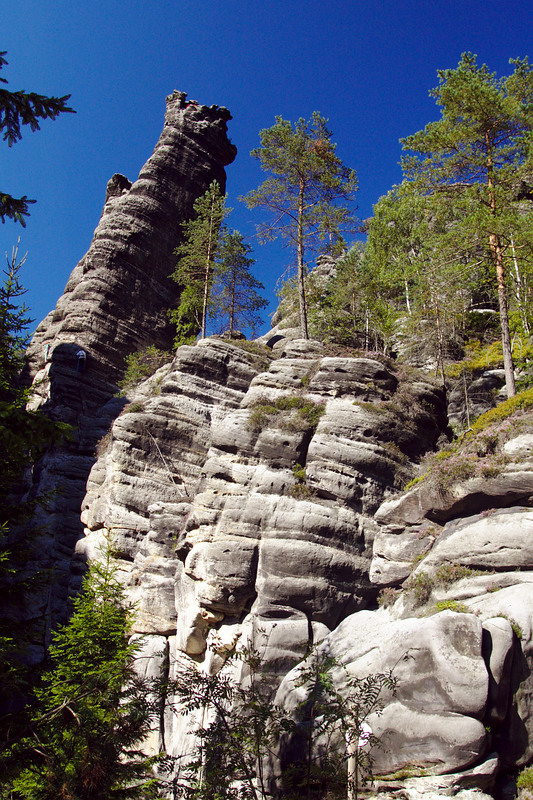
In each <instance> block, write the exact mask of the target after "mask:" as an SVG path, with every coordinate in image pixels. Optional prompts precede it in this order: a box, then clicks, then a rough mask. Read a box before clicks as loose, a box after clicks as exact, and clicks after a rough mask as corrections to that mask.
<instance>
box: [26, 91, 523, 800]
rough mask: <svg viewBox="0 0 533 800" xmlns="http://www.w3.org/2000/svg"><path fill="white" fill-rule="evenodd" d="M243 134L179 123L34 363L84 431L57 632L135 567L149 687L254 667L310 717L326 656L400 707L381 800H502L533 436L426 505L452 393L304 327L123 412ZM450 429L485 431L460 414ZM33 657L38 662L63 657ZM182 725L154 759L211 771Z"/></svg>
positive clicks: (113, 185)
mask: <svg viewBox="0 0 533 800" xmlns="http://www.w3.org/2000/svg"><path fill="white" fill-rule="evenodd" d="M228 118H229V114H228V112H227V111H226V110H225V109H217V108H216V107H212V108H206V107H205V106H198V105H196V104H190V103H187V102H186V98H185V95H183V94H180V93H174V95H172V96H171V97H170V98H169V99H168V109H167V116H166V121H165V128H164V130H163V133H162V136H161V139H160V141H159V143H158V145H157V146H156V149H155V151H154V155H153V156H152V158H151V159H150V160H149V161H148V162H147V164H146V166H145V167H144V168H143V170H142V171H141V175H140V176H139V179H138V181H137V182H136V183H134V184H133V185H130V183H129V181H127V179H126V178H124V177H123V176H114V177H113V179H112V180H111V181H110V184H109V186H108V197H107V200H106V205H105V208H104V212H103V214H102V219H101V221H100V224H99V226H98V228H97V230H96V233H95V239H94V241H93V244H92V245H91V249H90V250H89V253H88V254H87V256H86V257H85V258H84V259H83V260H82V261H81V262H80V264H79V265H78V267H76V269H75V270H74V272H73V274H72V276H71V279H70V280H69V283H68V284H67V288H66V292H65V295H64V296H63V297H62V298H61V299H60V301H59V302H58V305H57V307H56V310H55V311H54V312H53V313H52V314H51V315H49V316H48V317H47V318H46V320H45V321H44V322H43V323H42V324H41V326H39V329H38V331H37V334H36V336H35V339H34V341H33V343H32V346H31V348H30V350H29V362H28V363H29V367H28V377H29V378H30V379H31V378H34V379H35V383H34V386H35V401H34V402H35V403H36V404H37V405H41V406H42V407H44V408H46V409H47V411H48V412H49V413H50V414H51V415H52V416H55V417H56V418H57V419H61V420H64V421H67V422H70V423H71V424H73V425H74V426H75V427H74V440H73V441H72V442H71V443H69V444H67V445H66V446H64V447H62V448H61V449H57V450H52V451H50V452H48V453H47V454H46V455H45V457H44V458H43V459H42V461H41V462H40V463H39V464H38V465H36V467H35V470H34V475H33V478H34V491H35V493H40V494H41V495H42V494H47V495H48V496H47V505H46V508H45V509H43V510H42V511H41V516H40V519H39V520H38V522H39V524H40V526H41V530H42V534H41V540H40V542H39V549H40V553H39V558H40V562H39V563H40V565H41V566H42V568H46V569H50V570H53V571H54V575H55V579H54V586H53V590H52V592H51V593H50V594H49V595H46V596H44V595H43V596H40V597H38V598H37V599H36V602H35V616H36V617H37V616H39V615H42V616H43V618H49V617H50V616H51V617H52V618H53V617H54V616H55V617H56V618H57V617H58V616H59V617H60V616H62V615H64V614H65V610H66V607H67V595H68V592H69V590H70V591H73V590H75V588H76V587H77V585H79V579H80V575H81V574H82V572H83V569H84V565H85V562H86V560H87V559H88V558H89V559H91V558H98V557H99V554H100V552H101V548H105V547H106V546H108V545H109V544H111V546H112V547H113V549H114V551H115V552H116V553H117V554H118V559H119V562H118V563H119V574H120V576H121V578H122V580H123V582H124V584H125V586H126V587H127V592H128V595H129V597H130V598H131V600H132V601H134V602H135V604H136V609H137V614H136V621H135V634H141V635H142V659H140V662H139V663H140V665H141V667H142V670H143V671H144V672H146V674H148V675H156V674H158V673H161V672H163V673H164V674H169V675H170V677H172V676H173V675H174V674H176V672H177V670H178V669H179V665H180V664H183V663H192V662H194V663H196V664H197V665H198V668H199V669H203V670H205V671H206V672H208V673H210V674H211V673H213V672H215V671H217V670H219V669H220V668H221V666H222V665H223V663H224V653H225V652H226V651H229V650H231V648H232V647H233V646H234V645H235V643H236V642H238V641H240V642H241V643H243V644H244V645H251V646H253V647H254V648H255V649H256V650H257V651H258V653H259V654H260V657H261V672H262V674H263V676H264V677H265V678H266V679H267V681H266V682H267V685H268V690H269V692H270V696H271V697H272V699H273V700H275V702H276V703H277V704H278V705H279V706H281V707H283V708H285V710H286V711H287V712H288V713H296V711H297V709H299V708H300V709H301V708H302V704H304V702H305V699H306V688H305V686H303V685H302V681H301V678H300V676H301V674H302V670H305V668H306V665H307V664H308V663H309V662H308V661H306V658H308V656H307V653H308V651H309V648H310V646H314V648H315V649H314V654H313V656H312V657H317V656H318V657H320V656H321V654H322V655H324V656H330V655H332V656H334V657H335V659H336V664H337V667H336V668H335V669H334V671H333V673H332V679H333V681H334V684H335V686H336V688H338V689H339V691H340V692H344V693H347V692H348V691H349V685H348V681H349V678H350V676H351V677H353V678H362V677H365V676H369V675H377V674H382V673H387V672H388V671H389V670H391V671H392V674H393V675H394V677H395V679H396V681H397V691H396V692H395V693H394V694H393V693H389V694H384V695H383V697H382V698H381V699H382V700H383V704H384V708H383V713H382V714H381V715H379V714H374V715H371V716H370V717H369V720H368V722H369V723H370V724H371V727H372V729H373V731H374V733H375V734H376V735H377V736H378V737H380V738H381V741H382V747H381V748H376V749H375V751H374V752H373V756H374V761H375V772H376V774H377V776H378V786H379V788H380V790H381V791H382V792H384V793H386V792H387V790H389V791H390V792H391V794H393V795H394V793H396V795H397V793H398V792H400V793H401V796H402V797H409V798H410V800H411V799H412V800H416V798H418V797H419V795H420V794H421V793H423V794H432V795H444V794H446V795H450V794H456V793H458V792H462V791H463V790H464V791H465V794H464V795H463V798H464V800H467V797H470V796H471V795H470V794H468V793H469V792H470V791H471V790H472V789H474V790H476V796H477V797H479V796H480V792H481V791H483V790H486V791H488V790H491V791H492V787H494V786H495V783H496V782H497V780H499V776H500V777H501V776H503V775H505V774H506V773H507V772H510V771H513V770H515V769H516V767H517V765H518V766H520V765H524V764H527V763H529V762H530V761H531V760H533V701H532V697H533V684H532V679H531V673H532V668H533V629H532V623H531V619H532V614H533V607H532V599H531V598H532V597H533V595H532V593H531V585H532V583H533V548H532V545H531V541H532V534H533V519H532V514H533V512H532V511H531V500H532V498H533V456H532V454H533V438H532V437H531V434H530V428H531V422H532V419H531V417H533V415H530V416H528V415H527V414H526V415H525V416H524V418H522V419H521V420H519V421H518V423H517V425H516V428H513V426H512V425H511V426H509V427H508V429H507V430H506V432H505V436H504V434H503V433H501V432H499V433H497V434H496V433H494V432H492V433H490V432H489V433H485V434H484V438H483V441H481V440H480V443H479V452H476V453H474V456H473V458H474V461H475V460H476V459H477V461H475V463H474V464H473V466H472V464H470V466H472V470H473V471H472V472H471V474H470V475H468V474H466V473H465V470H464V469H463V466H464V464H461V463H457V461H456V462H454V463H455V469H456V473H454V472H453V469H452V467H449V468H448V472H447V473H446V474H445V478H446V480H444V479H443V480H441V482H440V483H439V482H438V481H435V480H425V481H422V482H420V483H419V484H417V485H416V486H415V487H414V488H413V489H411V490H410V491H408V492H403V491H402V488H403V487H404V486H405V485H406V484H407V482H408V481H410V479H411V478H413V477H414V476H415V475H416V474H417V470H418V465H419V462H420V460H421V458H422V457H423V456H424V454H425V453H427V452H428V451H431V450H433V449H435V447H436V446H437V442H438V440H439V438H441V437H443V436H444V437H446V436H447V435H448V416H447V408H446V397H445V393H444V391H443V389H442V388H441V387H440V386H438V385H436V384H435V383H434V382H433V381H432V380H431V378H429V377H428V376H426V375H424V374H423V373H421V372H418V371H416V370H413V369H411V368H407V367H402V366H398V365H396V364H395V363H393V362H391V361H389V360H387V359H376V358H374V357H369V356H366V357H364V356H357V355H353V356H352V357H347V356H342V357H341V356H334V355H331V353H328V351H327V350H326V349H325V347H324V346H323V345H321V344H320V343H319V342H315V341H302V340H300V339H298V338H297V337H298V330H297V329H296V328H294V327H291V325H292V322H291V320H288V321H287V320H285V323H283V320H281V321H280V320H278V324H277V327H276V328H275V329H274V330H273V331H271V333H270V334H269V335H268V336H266V337H265V339H264V341H265V342H268V344H269V347H265V346H264V345H261V344H260V343H254V344H253V345H252V344H250V343H246V342H244V343H240V344H239V343H236V342H233V343H231V342H229V341H225V340H224V339H221V338H215V337H213V338H211V339H206V340H202V341H199V342H198V343H197V344H196V345H195V346H185V347H181V348H180V349H179V350H178V351H177V353H176V355H175V357H174V359H173V360H172V362H171V363H168V364H166V365H165V366H163V367H161V368H160V369H159V370H158V371H157V372H156V373H155V374H154V375H152V376H151V377H150V378H148V379H147V380H146V381H144V382H143V383H141V384H139V385H138V386H137V387H136V388H135V390H132V391H131V392H130V393H129V395H128V397H116V396H115V395H116V383H117V380H118V379H119V378H120V377H121V374H122V369H123V358H124V356H125V355H126V354H127V353H129V352H132V351H134V350H137V349H138V348H139V347H141V346H142V345H144V344H156V345H157V346H159V347H162V348H167V347H168V346H169V345H170V342H171V338H172V333H171V331H170V330H169V328H168V326H167V325H166V317H165V311H166V308H168V307H169V306H170V305H172V304H173V302H174V299H175V298H174V292H175V288H176V287H175V286H174V285H173V284H172V283H171V282H170V281H169V280H168V275H169V273H170V272H171V271H172V268H173V266H174V257H173V256H172V251H173V249H174V247H175V246H176V244H177V241H178V237H179V222H180V221H182V220H184V219H187V218H188V217H189V216H190V214H191V210H192V204H193V202H194V199H195V198H196V197H197V196H199V195H200V194H202V192H203V191H205V188H206V187H207V185H208V184H209V183H210V182H211V181H212V180H213V179H216V180H218V181H219V183H221V185H222V186H223V184H224V169H223V168H224V165H225V164H227V163H229V162H230V161H231V160H232V158H233V156H234V148H233V147H232V146H231V144H230V143H229V142H228V140H227V137H226V121H227V119H228ZM333 267H334V265H332V264H331V261H330V260H325V261H324V260H323V261H322V262H321V268H322V269H323V270H324V271H325V274H326V273H327V272H328V271H329V270H330V269H331V268H333ZM80 348H82V349H83V350H84V351H85V354H86V362H85V363H78V358H77V352H78V351H79V350H80ZM497 377H498V376H489V378H490V382H491V383H490V386H489V385H488V384H487V381H484V382H483V386H481V387H480V398H479V407H480V408H481V407H485V405H486V402H485V400H486V398H485V395H487V397H489V396H490V398H492V393H490V392H489V390H490V388H491V387H492V382H493V381H497ZM494 385H496V384H494ZM491 402H492V400H491ZM448 410H449V409H448ZM451 411H452V417H453V419H454V420H455V421H460V420H462V419H463V418H464V414H463V411H462V406H461V400H460V398H459V397H453V398H452V408H451ZM498 437H500V438H498ZM500 440H501V441H500ZM504 440H505V441H504ZM503 441H504V443H503V444H502V442H503ZM97 442H98V445H97ZM500 447H501V452H500V450H498V448H500ZM484 452H492V453H494V454H495V456H494V459H493V462H491V464H489V465H487V464H482V467H483V468H482V469H478V466H479V464H478V462H479V459H480V458H481V455H482V454H483V453H484ZM452 463H453V462H452ZM479 463H481V462H479ZM476 465H477V466H476ZM467 466H468V464H467ZM459 467H460V469H459ZM80 509H81V520H80ZM83 530H84V534H85V535H83ZM215 639H216V642H217V647H216V649H215V650H213V649H212V648H211V644H212V643H213V641H214V640H215ZM35 644H36V647H35V658H36V660H38V659H39V657H42V653H43V646H44V644H45V637H44V636H43V638H42V639H41V640H39V641H38V642H36V643H35ZM159 723H160V724H159V725H158V727H157V729H156V730H154V731H153V735H152V737H151V739H150V741H149V742H148V743H147V747H148V748H150V749H151V750H152V752H154V753H155V752H159V751H160V750H161V749H166V750H167V752H169V753H170V754H172V755H176V756H182V755H183V754H184V753H186V752H187V751H188V750H190V748H191V747H194V737H191V736H190V735H189V733H188V731H189V730H190V726H191V724H194V723H192V722H191V720H190V719H189V720H186V719H184V718H183V717H180V716H178V715H176V714H172V713H170V712H169V711H167V712H166V713H165V712H162V718H161V720H160V721H159ZM296 738H297V737H296ZM286 744H287V752H289V751H290V750H291V746H292V744H293V742H291V741H288V742H287V743H286ZM293 752H294V748H293ZM282 762H283V758H282V759H281V765H282V766H283V763H282ZM413 773H414V774H416V775H417V777H412V778H406V775H409V774H413ZM271 778H272V786H273V787H274V786H275V784H276V780H278V779H279V781H281V784H282V782H283V778H282V776H281V775H279V774H272V775H271ZM279 785H280V784H279V783H278V788H279ZM282 793H283V790H282V791H281V794H282Z"/></svg>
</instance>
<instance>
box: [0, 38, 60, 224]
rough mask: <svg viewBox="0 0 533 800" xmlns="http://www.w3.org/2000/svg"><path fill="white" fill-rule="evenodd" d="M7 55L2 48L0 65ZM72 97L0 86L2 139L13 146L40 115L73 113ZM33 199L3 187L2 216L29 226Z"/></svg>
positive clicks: (34, 128)
mask: <svg viewBox="0 0 533 800" xmlns="http://www.w3.org/2000/svg"><path fill="white" fill-rule="evenodd" d="M5 55H6V51H5V50H3V51H0V69H2V67H4V66H5V65H6V64H7V61H6V59H5V58H4V56H5ZM0 83H3V84H7V80H6V79H5V78H1V77H0ZM69 98H70V95H69V94H67V95H65V96H64V97H45V96H44V95H42V94H36V93H35V92H25V91H24V90H23V89H21V90H19V91H18V92H10V91H9V90H8V89H5V88H3V87H2V86H0V131H2V132H3V136H2V138H3V140H4V141H5V142H7V144H8V146H9V147H12V145H14V144H15V142H18V141H19V140H20V139H21V138H22V132H21V126H22V125H29V126H30V129H31V130H32V131H38V130H39V120H40V119H56V117H58V116H59V114H63V113H70V114H74V113H75V112H74V110H73V109H72V108H69V107H68V106H67V100H68V99H69ZM30 203H35V200H28V198H27V197H26V195H24V197H19V198H15V197H12V196H11V195H10V194H7V193H6V192H2V191H0V219H1V220H2V222H5V219H6V217H7V218H8V219H12V220H14V221H15V222H20V224H21V225H22V226H23V227H26V221H25V219H24V217H27V216H28V214H29V211H28V205H29V204H30Z"/></svg>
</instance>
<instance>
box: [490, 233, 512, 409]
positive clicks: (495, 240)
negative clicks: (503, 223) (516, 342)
mask: <svg viewBox="0 0 533 800" xmlns="http://www.w3.org/2000/svg"><path fill="white" fill-rule="evenodd" d="M490 249H491V251H492V255H493V257H494V262H495V265H496V283H497V286H498V305H499V308H500V328H501V334H502V350H503V367H504V370H505V385H506V387H507V397H513V396H514V395H515V394H516V387H515V380H514V365H513V354H512V349H511V333H510V331H509V314H508V312H507V292H506V289H505V268H504V265H503V255H502V248H501V243H500V237H499V236H496V235H495V234H493V233H492V234H491V235H490Z"/></svg>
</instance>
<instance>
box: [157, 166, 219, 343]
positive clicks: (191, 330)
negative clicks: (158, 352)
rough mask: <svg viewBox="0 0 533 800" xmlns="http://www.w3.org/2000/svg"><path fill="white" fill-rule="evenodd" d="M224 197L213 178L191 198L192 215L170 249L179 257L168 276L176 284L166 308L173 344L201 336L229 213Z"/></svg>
mask: <svg viewBox="0 0 533 800" xmlns="http://www.w3.org/2000/svg"><path fill="white" fill-rule="evenodd" d="M225 200H226V198H225V196H224V195H223V194H221V191H220V187H219V185H218V183H217V182H216V181H213V183H212V184H211V186H210V187H209V188H208V190H207V191H206V193H205V194H204V195H202V197H200V198H198V200H196V201H195V203H194V206H193V208H194V212H195V217H194V218H193V219H191V220H189V221H188V222H184V223H183V226H182V227H183V242H182V243H181V244H180V245H178V247H177V248H176V249H175V251H174V253H175V255H177V256H178V257H179V261H178V265H177V267H176V269H175V270H174V272H173V273H172V276H171V277H172V278H173V280H175V281H176V283H178V284H179V285H180V300H179V305H178V307H177V308H173V309H170V310H169V312H168V316H169V318H170V320H171V322H173V323H174V324H175V325H176V339H175V345H176V347H179V346H180V345H182V344H190V343H191V342H193V341H194V339H195V338H196V336H197V334H198V331H200V333H201V337H202V339H203V338H205V335H206V327H207V313H208V308H209V296H210V292H211V287H212V284H213V276H214V272H215V259H216V255H217V251H218V247H219V243H220V232H221V226H222V224H223V222H224V218H225V217H226V216H227V214H228V213H229V210H228V209H226V207H225Z"/></svg>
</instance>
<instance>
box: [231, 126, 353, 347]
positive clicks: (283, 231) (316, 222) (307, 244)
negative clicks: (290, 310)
mask: <svg viewBox="0 0 533 800" xmlns="http://www.w3.org/2000/svg"><path fill="white" fill-rule="evenodd" d="M259 135H260V138H261V146H260V147H258V148H256V149H255V150H252V153H251V154H252V156H253V157H254V158H257V159H258V160H259V162H260V164H261V167H262V169H264V170H265V171H266V172H269V173H271V175H272V177H270V178H267V180H266V181H264V183H262V184H261V186H259V188H258V189H255V190H253V191H251V192H249V193H248V194H247V195H246V197H244V198H243V199H244V201H245V203H246V204H247V206H248V207H249V208H264V209H266V210H267V211H268V212H270V214H271V220H270V221H268V222H265V223H263V224H262V225H260V226H259V234H260V237H261V239H262V241H269V240H272V239H275V238H277V237H278V236H281V237H282V238H283V239H285V240H286V241H287V242H288V244H289V245H290V246H291V247H293V248H294V250H295V252H296V267H297V285H298V306H299V315H300V328H301V332H302V337H303V338H304V339H307V338H309V332H308V325H307V301H306V287H305V279H306V261H305V258H306V254H307V252H308V251H313V250H314V251H315V252H332V253H338V252H339V251H340V250H341V249H342V248H343V246H344V240H343V236H342V234H343V232H346V231H349V230H353V229H354V225H355V220H354V217H353V215H352V213H351V212H350V210H349V203H350V202H351V201H352V200H353V196H354V193H355V191H356V189H357V179H356V176H355V172H354V170H352V169H349V168H348V167H346V166H344V164H343V163H342V161H341V160H340V158H339V157H338V156H337V155H336V153H335V148H336V145H335V144H334V143H333V142H332V141H331V136H332V133H331V131H330V130H328V128H327V120H326V119H324V117H322V116H321V114H319V113H318V111H315V112H314V113H313V115H312V117H311V119H310V120H305V119H299V120H298V122H296V123H295V125H294V126H293V124H292V123H291V122H289V121H288V120H284V119H283V118H282V117H276V123H275V125H273V126H272V127H271V128H265V129H264V130H262V131H261V133H260V134H259Z"/></svg>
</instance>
